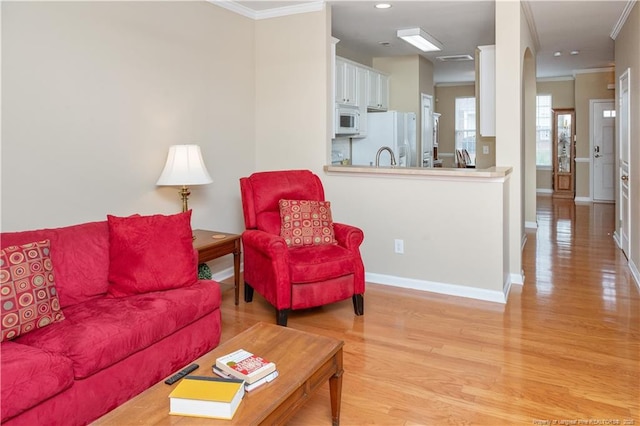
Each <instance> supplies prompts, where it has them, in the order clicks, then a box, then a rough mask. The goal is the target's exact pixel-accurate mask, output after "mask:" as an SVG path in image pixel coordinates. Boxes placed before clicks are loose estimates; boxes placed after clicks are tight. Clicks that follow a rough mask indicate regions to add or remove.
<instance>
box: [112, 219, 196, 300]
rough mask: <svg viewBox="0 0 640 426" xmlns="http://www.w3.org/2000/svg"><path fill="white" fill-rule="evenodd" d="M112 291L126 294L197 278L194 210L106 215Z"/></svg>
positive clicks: (156, 289) (118, 294)
mask: <svg viewBox="0 0 640 426" xmlns="http://www.w3.org/2000/svg"><path fill="white" fill-rule="evenodd" d="M107 222H108V224H109V262H110V263H109V290H108V292H109V294H110V295H112V296H114V297H123V296H129V295H133V294H140V293H148V292H150V291H159V290H168V289H171V288H178V287H185V286H188V285H191V284H193V283H195V282H196V281H197V280H198V266H197V259H196V257H195V254H194V250H193V231H192V230H191V210H189V211H188V212H184V213H179V214H175V215H170V216H164V215H152V216H139V215H135V216H129V217H116V216H111V215H107Z"/></svg>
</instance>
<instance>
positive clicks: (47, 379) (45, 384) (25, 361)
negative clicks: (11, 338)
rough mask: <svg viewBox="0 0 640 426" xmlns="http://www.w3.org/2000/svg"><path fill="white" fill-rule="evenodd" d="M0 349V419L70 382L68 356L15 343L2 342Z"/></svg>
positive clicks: (21, 409)
mask: <svg viewBox="0 0 640 426" xmlns="http://www.w3.org/2000/svg"><path fill="white" fill-rule="evenodd" d="M1 348H2V357H0V376H2V392H1V394H0V399H1V400H2V410H1V411H2V418H1V419H0V421H1V422H4V421H5V420H6V419H8V418H10V417H14V416H16V415H18V414H20V413H22V412H23V411H25V410H28V409H29V408H31V407H33V406H35V405H38V404H39V403H40V402H42V401H44V400H45V399H48V398H50V397H52V396H54V395H56V394H58V393H60V392H62V391H63V390H65V389H67V388H69V387H71V385H72V384H73V368H72V366H71V360H70V359H69V358H66V357H64V356H62V355H60V354H55V353H51V352H48V351H44V350H42V349H38V348H34V347H31V346H25V345H21V344H18V343H15V342H2V346H1Z"/></svg>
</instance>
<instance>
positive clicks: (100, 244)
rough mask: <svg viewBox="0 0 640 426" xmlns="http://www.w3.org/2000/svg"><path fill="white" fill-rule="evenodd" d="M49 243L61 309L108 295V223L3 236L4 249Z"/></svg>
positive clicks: (12, 233)
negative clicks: (44, 241) (36, 243)
mask: <svg viewBox="0 0 640 426" xmlns="http://www.w3.org/2000/svg"><path fill="white" fill-rule="evenodd" d="M42 240H49V241H50V247H51V262H52V263H53V271H54V273H55V277H56V289H57V291H58V297H59V298H60V306H61V307H62V308H63V309H64V308H65V307H67V306H71V305H75V304H76V303H81V302H84V301H86V300H90V299H93V298H95V297H97V296H100V295H103V294H105V293H106V292H107V286H108V284H109V282H108V280H107V273H108V270H109V229H108V227H107V221H106V220H105V221H102V222H90V223H83V224H80V225H73V226H67V227H63V228H54V229H40V230H32V231H23V232H3V233H2V234H1V236H0V243H1V244H2V247H3V248H4V247H7V246H13V245H22V244H26V243H29V242H32V241H42Z"/></svg>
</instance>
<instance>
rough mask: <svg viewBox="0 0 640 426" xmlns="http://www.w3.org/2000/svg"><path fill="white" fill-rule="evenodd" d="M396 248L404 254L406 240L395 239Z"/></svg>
mask: <svg viewBox="0 0 640 426" xmlns="http://www.w3.org/2000/svg"><path fill="white" fill-rule="evenodd" d="M394 249H395V252H396V253H397V254H404V240H394Z"/></svg>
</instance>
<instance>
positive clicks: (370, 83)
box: [367, 70, 389, 111]
mask: <svg viewBox="0 0 640 426" xmlns="http://www.w3.org/2000/svg"><path fill="white" fill-rule="evenodd" d="M367 88H368V90H367V93H368V96H367V108H368V109H369V110H373V111H386V110H387V109H388V108H389V77H388V76H386V75H384V74H382V73H380V72H378V71H375V70H367Z"/></svg>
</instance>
